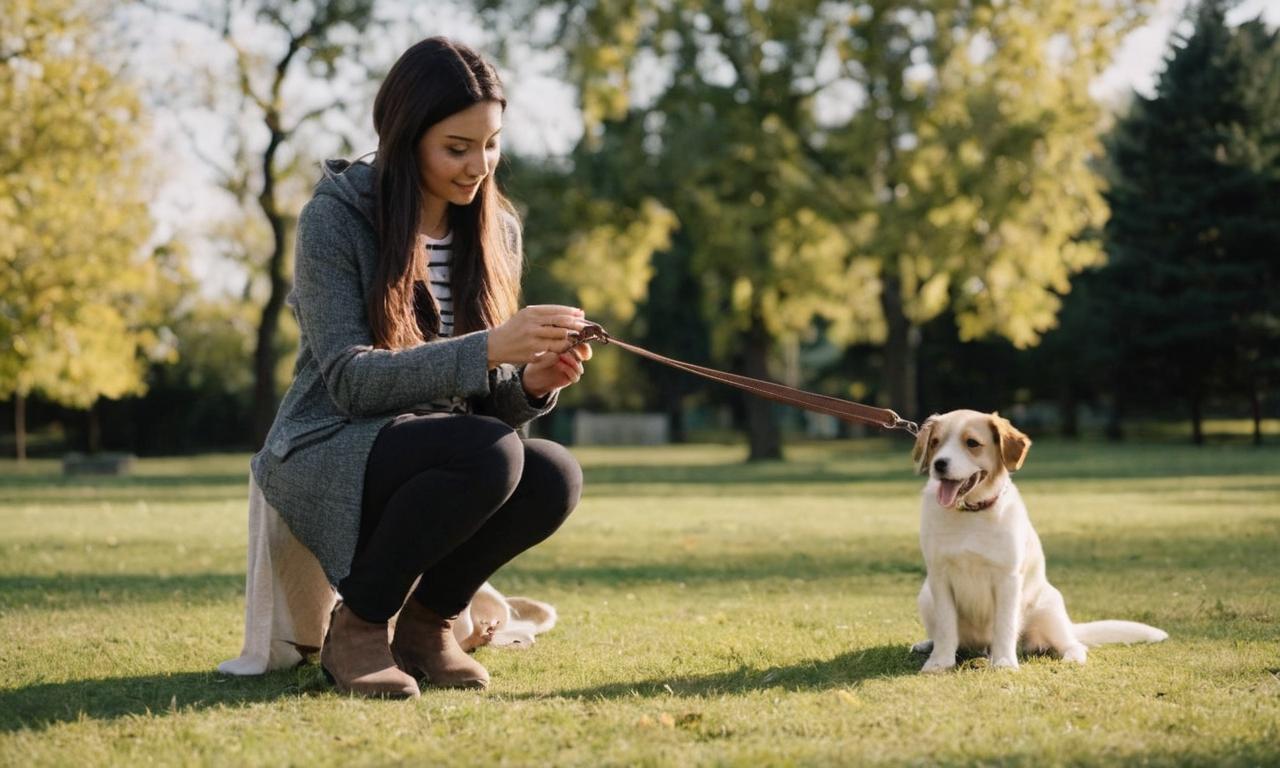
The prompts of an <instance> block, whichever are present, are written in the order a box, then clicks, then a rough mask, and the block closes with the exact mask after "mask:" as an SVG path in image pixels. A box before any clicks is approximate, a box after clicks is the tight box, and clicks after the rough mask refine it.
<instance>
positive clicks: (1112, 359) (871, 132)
mask: <svg viewBox="0 0 1280 768" xmlns="http://www.w3.org/2000/svg"><path fill="white" fill-rule="evenodd" d="M1278 23H1280V3H1276V2H1273V1H1272V0H1246V1H1245V2H1238V3H1232V2H1223V1H1221V0H1204V1H1203V2H1199V3H1192V4H1182V3H1178V2H1163V1H1156V0H1153V1H1152V2H1139V1H1137V0H928V1H926V2H922V1H920V0H867V1H865V2H861V1H856V0H855V1H854V2H833V1H832V0H778V1H776V2H747V3H742V2H718V3H704V2H698V1H696V0H627V1H626V2H605V1H604V0H586V1H585V2H566V1H565V0H513V1H512V2H499V1H498V0H476V1H475V2H473V3H468V2H464V1H463V0H457V2H451V1H450V0H433V1H432V2H429V3H415V2H408V1H407V0H406V1H403V2H394V1H393V0H379V1H377V2H375V0H333V1H332V2H323V1H322V0H313V1H308V0H299V1H297V2H273V1H272V0H255V1H244V2H241V1H239V0H236V1H231V0H228V1H227V2H185V1H184V0H134V1H127V0H92V1H91V0H0V261H2V262H3V270H2V271H0V423H2V426H0V450H3V452H4V454H5V455H7V456H10V457H17V458H19V459H22V458H24V457H26V456H33V457H41V456H44V457H52V456H59V455H62V454H64V453H66V452H68V451H79V452H98V451H105V452H112V451H114V452H121V453H124V454H136V455H141V456H156V455H170V454H187V453H195V452H207V451H222V450H230V451H244V450H255V449H256V448H257V447H258V445H259V444H260V441H261V438H262V436H263V435H264V434H265V431H266V429H267V427H268V426H269V424H270V421H271V418H272V416H273V415H274V411H275V407H276V404H277V403H278V402H279V399H280V397H281V395H282V394H283V390H284V388H285V387H287V385H288V382H289V380H290V375H291V369H292V365H293V358H294V353H295V350H296V340H297V328H296V326H295V324H294V321H293V318H292V317H291V316H290V315H289V313H288V311H287V310H285V309H284V301H285V297H286V295H287V293H288V291H289V288H290V283H291V257H292V248H293V227H294V222H295V217H296V215H297V213H298V211H299V209H300V208H301V206H302V205H303V204H304V203H305V202H306V200H307V199H308V196H309V192H310V190H311V188H312V185H313V184H314V183H315V181H316V180H317V178H318V163H319V161H320V160H321V159H323V158H325V157H331V156H346V157H351V158H354V157H356V156H360V155H363V154H365V153H367V152H370V151H372V150H373V149H374V148H375V146H376V139H375V137H374V135H373V133H372V129H371V125H370V118H369V113H370V108H371V101H372V96H373V94H374V92H375V90H376V87H377V84H378V83H379V81H380V78H381V76H382V74H383V73H384V72H385V71H386V69H387V68H388V67H389V66H390V64H391V63H392V62H393V61H394V59H395V57H396V56H397V55H398V54H399V52H400V51H402V50H403V49H404V48H405V47H407V46H408V45H409V44H411V43H412V42H414V41H416V40H417V39H420V38H421V37H424V36H427V35H431V34H447V35H450V36H454V37H456V38H458V39H461V40H463V41H464V42H467V43H469V44H472V45H474V46H476V47H477V48H479V49H481V50H482V51H484V52H485V53H486V54H487V55H489V56H490V57H492V59H493V60H494V61H495V62H496V63H497V64H498V65H499V68H500V70H501V72H502V73H503V76H504V79H505V82H506V86H507V91H508V96H509V99H510V101H511V107H510V109H509V111H508V115H507V124H506V125H507V127H506V130H505V132H504V134H505V135H506V137H507V138H506V139H505V141H506V142H507V144H506V146H505V147H504V153H505V156H504V164H503V167H502V169H501V172H500V175H501V178H502V181H503V183H504V184H505V187H506V189H507V190H508V192H509V194H510V195H511V196H512V197H513V199H514V200H515V201H516V202H517V204H518V205H519V207H520V209H521V212H522V214H523V216H524V222H525V246H526V253H527V263H528V272H527V275H526V280H525V289H526V291H525V295H526V300H527V302H528V303H540V302H563V303H572V304H576V305H580V306H582V307H584V308H585V309H586V310H587V312H588V315H589V316H590V317H591V318H593V319H595V320H597V321H599V322H602V323H603V324H604V325H605V327H606V328H608V329H609V330H610V331H611V332H612V333H613V334H615V335H617V336H619V337H620V338H623V339H626V340H629V341H632V342H634V343H638V344H641V345H643V346H646V347H649V348H651V349H654V350H656V351H659V352H661V353H663V354H667V355H670V356H674V357H678V358H681V359H685V360H689V361H693V362H698V363H703V364H708V365H711V366H715V367H718V368H722V369H728V370H732V371H737V372H740V373H745V374H748V375H752V376H767V377H769V378H773V379H775V380H780V381H783V382H786V383H788V384H792V385H796V386H800V387H804V388H807V389H812V390H816V391H820V392H823V393H826V394H830V395H835V396H839V397H846V398H851V399H856V400H859V401H863V402H869V403H875V404H878V405H882V406H887V407H891V408H893V409H895V410H897V411H898V412H899V413H901V414H903V415H904V416H906V417H908V418H914V419H921V418H922V417H924V416H926V415H927V414H929V413H930V412H934V411H943V410H948V409H951V408H955V407H971V408H977V409H983V410H990V409H1000V410H1001V411H1002V412H1004V413H1006V415H1010V416H1011V417H1012V418H1013V419H1014V421H1015V422H1016V423H1018V424H1019V426H1021V427H1022V428H1023V429H1025V430H1027V431H1028V432H1030V433H1031V434H1033V435H1036V436H1040V435H1052V434H1060V435H1064V436H1069V437H1076V436H1102V435H1105V436H1107V437H1109V438H1111V439H1114V440H1121V439H1125V438H1126V437H1130V438H1131V437H1132V436H1133V435H1135V434H1136V433H1137V434H1142V435H1144V436H1152V435H1156V436H1160V437H1161V438H1162V439H1167V440H1171V441H1183V440H1186V441H1192V442H1195V443H1202V442H1204V441H1214V440H1222V441H1226V440H1235V441H1242V442H1243V441H1247V440H1253V441H1255V442H1262V441H1264V440H1265V438H1266V436H1267V435H1268V434H1270V435H1271V436H1272V437H1274V435H1276V434H1277V433H1278V432H1280V427H1278V426H1277V425H1278V424H1280V422H1277V418H1280V397H1277V394H1278V391H1280V354H1278V351H1280V39H1278V38H1277V33H1276V25H1277V24H1278ZM561 402H562V405H561V407H560V409H559V410H558V411H557V412H556V413H555V414H554V415H553V417H551V418H549V419H547V420H544V421H543V422H541V423H539V424H538V425H537V426H536V427H535V428H536V429H537V430H538V431H540V432H541V433H542V434H545V435H549V436H551V437H555V438H557V439H560V440H562V441H565V442H571V443H572V442H578V443H586V442H611V441H613V442H617V441H620V440H630V441H636V442H665V441H671V442H685V441H699V440H704V441H705V440H725V439H728V440H733V441H738V440H742V441H745V442H746V444H747V445H748V446H749V450H748V452H747V455H748V456H749V457H750V458H753V459H767V458H777V457H780V456H783V454H784V446H785V445H786V443H787V441H788V439H790V438H792V437H797V436H799V437H804V438H808V439H813V438H842V437H853V436H857V435H858V434H860V433H859V432H858V430H856V429H852V428H850V427H849V426H848V425H844V424H839V423H836V422H834V421H827V420H824V419H821V418H814V417H812V416H811V415H806V414H803V413H801V412H798V411H795V410H791V409H786V408H781V407H776V406H771V405H769V404H767V403H765V402H763V401H760V400H756V399H753V398H746V397H743V396H742V395H740V394H739V393H736V392H734V391H731V390H727V389H724V388H722V387H720V386H719V385H714V384H707V383H704V382H701V381H699V380H695V379H692V378H690V377H688V376H687V375H686V374H683V373H679V372H676V371H671V370H664V369H660V368H657V367H655V366H653V365H651V364H649V363H646V362H642V361H640V360H639V359H637V358H635V357H632V356H628V355H626V354H624V353H623V352H621V351H620V350H609V349H607V348H602V349H599V350H598V354H597V357H596V359H595V360H594V361H593V362H592V363H591V365H590V369H589V375H588V376H587V377H586V378H585V379H584V380H583V382H582V383H581V385H579V386H577V387H574V388H571V390H569V391H568V392H566V395H565V397H564V398H563V399H562V401H561Z"/></svg>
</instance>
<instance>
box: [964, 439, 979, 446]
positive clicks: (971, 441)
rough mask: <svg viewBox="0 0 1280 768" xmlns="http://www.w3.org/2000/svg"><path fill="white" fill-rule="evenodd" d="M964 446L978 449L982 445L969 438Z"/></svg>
mask: <svg viewBox="0 0 1280 768" xmlns="http://www.w3.org/2000/svg"><path fill="white" fill-rule="evenodd" d="M964 444H965V445H967V446H969V447H970V448H978V447H980V446H981V445H982V443H980V442H978V441H977V440H974V439H973V438H972V437H971V438H969V439H968V440H965V441H964Z"/></svg>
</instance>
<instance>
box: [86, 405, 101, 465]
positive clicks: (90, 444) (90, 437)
mask: <svg viewBox="0 0 1280 768" xmlns="http://www.w3.org/2000/svg"><path fill="white" fill-rule="evenodd" d="M85 424H86V426H87V427H88V428H87V429H86V432H87V435H86V437H85V443H86V445H85V448H86V449H87V450H88V452H89V453H98V452H99V451H101V450H102V420H101V419H100V418H98V401H97V400H94V401H93V405H90V406H89V410H88V411H87V412H86V413H85Z"/></svg>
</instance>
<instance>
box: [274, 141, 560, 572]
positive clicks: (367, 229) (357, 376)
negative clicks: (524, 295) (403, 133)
mask: <svg viewBox="0 0 1280 768" xmlns="http://www.w3.org/2000/svg"><path fill="white" fill-rule="evenodd" d="M376 179H377V174H376V172H375V170H374V168H373V167H372V166H371V165H369V164H367V163H356V164H348V163H347V162H345V161H335V160H330V161H328V162H326V163H325V177H324V179H323V180H322V181H321V182H320V184H319V185H318V186H317V187H316V192H315V196H314V197H313V198H312V199H311V201H310V202H309V203H307V205H306V207H304V208H303V209H302V214H301V216H300V217H299V219H298V241H297V249H296V258H295V266H294V285H293V291H292V292H291V293H290V294H289V299H288V304H289V306H290V307H291V308H292V310H293V313H294V317H296V318H297V320H298V327H299V328H300V330H301V339H300V342H299V347H298V359H297V363H296V364H295V366H294V374H293V383H292V384H291V385H290V386H289V390H288V392H286V393H285V396H284V399H283V401H282V402H281V403H280V409H279V411H277V412H276V418H275V422H274V423H273V424H272V425H271V431H270V432H268V434H267V440H266V445H265V446H264V447H263V448H262V450H261V451H259V452H258V453H256V454H255V455H254V456H253V458H252V459H251V460H250V468H251V469H252V471H253V475H254V478H255V479H256V480H257V481H258V485H259V487H261V488H262V492H263V495H264V496H265V497H266V499H267V501H268V502H270V503H271V505H272V506H273V507H275V508H276V510H277V511H279V513H280V516H281V517H282V518H283V519H284V521H285V523H286V524H288V526H289V529H290V530H292V531H293V534H294V535H295V536H297V537H298V540H299V541H301V542H302V543H303V544H304V545H305V546H306V547H307V548H308V549H310V550H311V551H312V552H313V553H315V556H316V558H317V559H318V560H319V561H320V565H321V567H322V568H323V569H324V572H325V575H326V576H327V577H328V579H329V581H330V583H332V584H335V585H336V584H337V583H338V582H339V581H341V580H342V578H343V577H345V576H346V575H347V573H348V572H349V571H350V569H351V560H352V558H353V557H354V555H355V548H356V538H357V535H358V534H359V531H360V503H361V496H362V494H363V491H364V471H365V462H366V461H367V460H368V457H369V451H370V450H371V449H372V447H373V442H374V440H375V439H376V438H377V436H378V430H380V429H382V427H383V426H384V425H385V424H387V423H388V422H389V421H391V420H392V419H393V418H394V417H395V416H396V415H398V414H400V413H404V412H406V411H409V410H411V409H413V407H414V406H415V405H417V404H419V403H425V402H430V401H432V400H437V399H442V398H449V397H452V396H455V395H457V396H460V397H463V398H466V399H467V401H468V402H469V404H470V406H471V408H472V410H473V412H475V413H478V414H483V415H489V416H494V417H497V418H499V419H501V420H502V421H504V422H506V423H507V424H509V425H511V426H512V427H513V428H518V427H520V426H521V425H523V424H525V423H527V422H528V421H530V420H532V419H533V418H535V417H537V416H541V415H543V414H545V413H547V412H549V411H550V410H551V409H552V408H554V407H555V401H556V395H555V394H552V395H550V396H549V397H547V398H545V399H543V400H539V401H531V400H530V399H529V397H528V395H527V394H526V393H525V391H524V387H523V386H522V383H521V380H520V375H521V371H522V370H523V369H522V368H516V367H513V366H510V365H502V366H499V367H498V368H497V369H496V370H492V371H490V370H489V369H488V337H489V332H488V331H487V330H485V331H476V332H474V333H467V334H463V335H461V336H453V337H450V338H445V339H437V340H434V341H431V342H428V343H426V344H420V345H418V346H416V347H412V348H410V349H402V350H395V351H390V350H385V349H375V348H374V346H373V337H372V334H371V332H370V330H369V324H368V320H367V317H366V314H365V297H366V296H367V295H368V291H369V290H370V289H371V287H372V284H373V279H374V275H375V272H376V267H377V249H376V243H377V238H376V235H375V231H374V226H373V213H374V201H375V194H376V193H375V185H376ZM507 234H508V237H509V238H510V241H511V245H512V246H513V249H512V250H513V253H516V254H519V253H520V230H519V225H518V223H517V222H516V221H515V220H514V218H513V219H511V220H510V221H509V222H508V227H507ZM512 267H513V268H514V269H519V265H518V264H513V265H512ZM423 503H424V505H426V504H430V500H429V499H424V500H423Z"/></svg>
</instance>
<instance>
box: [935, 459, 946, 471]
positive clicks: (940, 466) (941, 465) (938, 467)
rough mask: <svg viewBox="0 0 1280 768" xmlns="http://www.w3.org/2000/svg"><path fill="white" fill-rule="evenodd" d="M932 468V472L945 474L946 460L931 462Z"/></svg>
mask: <svg viewBox="0 0 1280 768" xmlns="http://www.w3.org/2000/svg"><path fill="white" fill-rule="evenodd" d="M933 468H934V470H935V471H937V472H940V473H941V472H946V471H947V460H946V459H937V460H935V461H934V462H933Z"/></svg>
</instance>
